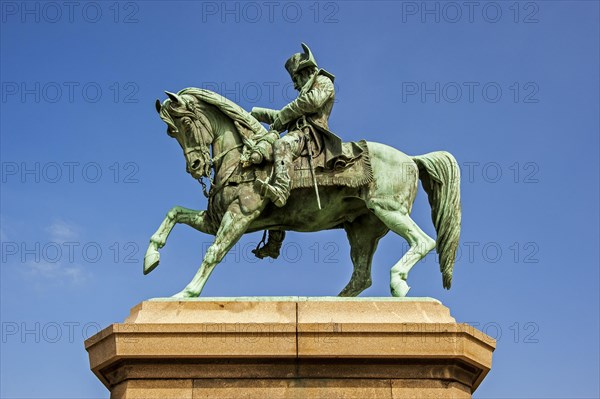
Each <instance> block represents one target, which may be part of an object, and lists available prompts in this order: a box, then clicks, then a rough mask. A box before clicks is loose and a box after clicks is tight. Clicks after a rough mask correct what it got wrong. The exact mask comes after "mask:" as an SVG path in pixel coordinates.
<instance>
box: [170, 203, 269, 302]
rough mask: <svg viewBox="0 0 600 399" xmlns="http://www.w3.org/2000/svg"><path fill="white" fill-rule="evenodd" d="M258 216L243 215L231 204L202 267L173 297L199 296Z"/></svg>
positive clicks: (252, 213) (236, 205)
mask: <svg viewBox="0 0 600 399" xmlns="http://www.w3.org/2000/svg"><path fill="white" fill-rule="evenodd" d="M258 215H260V211H259V210H255V211H253V212H250V213H247V214H244V212H242V210H241V209H240V206H239V205H238V204H236V203H233V204H232V205H231V206H230V207H229V209H228V210H227V212H226V213H225V216H223V220H222V221H221V225H220V227H219V230H218V231H217V235H216V238H215V242H214V243H213V244H212V245H211V246H210V247H209V248H208V250H207V251H206V254H205V255H204V259H203V260H202V265H201V266H200V268H199V269H198V271H197V272H196V275H195V276H194V278H193V279H192V281H191V282H190V283H189V284H188V285H187V286H186V287H185V288H184V289H183V290H182V291H181V292H179V293H178V294H176V295H174V296H173V297H174V298H193V297H197V296H199V295H200V293H201V292H202V289H203V288H204V284H206V281H207V280H208V277H209V276H210V274H211V273H212V271H213V269H214V268H215V266H216V265H218V264H219V262H221V260H222V259H223V258H224V257H225V255H226V254H227V252H229V250H230V249H231V247H233V246H234V245H235V243H236V242H238V240H239V239H240V238H241V237H242V235H243V234H244V233H245V232H246V230H247V229H248V227H249V226H250V223H252V221H253V220H254V219H256V218H257V217H258Z"/></svg>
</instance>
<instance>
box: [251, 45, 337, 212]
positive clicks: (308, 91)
mask: <svg viewBox="0 0 600 399" xmlns="http://www.w3.org/2000/svg"><path fill="white" fill-rule="evenodd" d="M302 48H303V49H304V53H297V54H294V55H293V56H291V57H290V58H289V59H288V60H287V62H286V63H285V69H287V71H288V73H289V74H290V76H291V78H292V81H293V82H294V88H295V89H296V90H298V92H299V94H298V98H296V99H295V100H294V101H292V102H291V103H289V104H288V105H286V106H285V107H283V108H282V109H281V110H280V111H277V110H272V109H266V108H257V107H255V108H253V109H252V112H251V114H252V116H253V117H255V118H256V119H257V120H259V121H260V122H263V123H268V124H270V125H271V130H272V131H275V132H277V133H278V134H280V133H282V132H284V131H286V130H287V131H288V133H287V134H286V135H284V136H283V137H281V138H280V139H278V140H276V141H275V142H274V143H273V157H274V164H275V178H274V180H273V182H272V183H269V181H262V180H260V179H257V180H256V182H255V184H256V187H257V189H258V190H259V192H260V193H261V195H263V196H266V197H267V198H269V199H270V200H271V201H272V202H273V203H274V204H275V205H276V206H278V207H282V206H284V205H285V204H286V202H287V199H288V197H289V195H290V185H291V176H292V173H293V162H294V160H295V159H296V158H298V157H299V156H300V154H301V153H302V152H303V150H304V149H305V147H306V145H308V144H309V143H308V141H310V135H311V133H312V134H313V135H314V134H320V135H321V136H322V137H323V138H324V139H325V140H326V141H327V142H328V143H331V145H329V147H331V148H332V149H333V150H334V151H336V150H339V148H336V147H341V140H339V138H338V137H337V136H335V135H333V133H331V132H329V127H328V119H329V114H330V113H331V109H332V108H333V102H334V97H335V91H334V87H333V80H334V76H333V75H331V74H330V73H328V72H327V71H324V70H323V69H319V68H318V66H317V63H316V61H315V59H314V57H313V55H312V53H311V51H310V49H309V48H308V46H307V45H306V44H304V43H302ZM315 132H319V133H315Z"/></svg>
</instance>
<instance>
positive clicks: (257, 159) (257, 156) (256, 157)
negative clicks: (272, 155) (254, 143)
mask: <svg viewBox="0 0 600 399" xmlns="http://www.w3.org/2000/svg"><path fill="white" fill-rule="evenodd" d="M262 160H263V156H262V154H261V153H260V152H258V151H253V152H252V154H250V162H252V163H253V164H255V165H258V164H259V163H261V162H262Z"/></svg>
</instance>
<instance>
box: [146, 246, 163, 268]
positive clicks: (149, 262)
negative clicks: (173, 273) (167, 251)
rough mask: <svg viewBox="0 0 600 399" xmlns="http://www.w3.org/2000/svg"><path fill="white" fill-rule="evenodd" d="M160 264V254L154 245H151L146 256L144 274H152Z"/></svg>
mask: <svg viewBox="0 0 600 399" xmlns="http://www.w3.org/2000/svg"><path fill="white" fill-rule="evenodd" d="M159 262H160V253H159V252H158V251H157V250H156V248H155V247H154V245H153V244H152V243H151V244H150V246H149V247H148V250H147V251H146V255H145V256H144V274H148V273H150V272H151V271H152V270H154V269H156V266H158V264H159Z"/></svg>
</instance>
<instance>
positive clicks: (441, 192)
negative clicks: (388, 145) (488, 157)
mask: <svg viewBox="0 0 600 399" xmlns="http://www.w3.org/2000/svg"><path fill="white" fill-rule="evenodd" d="M412 159H413V161H415V163H416V164H417V166H418V167H419V179H421V183H422V184H423V188H424V189H425V192H427V196H428V197H429V205H431V218H432V220H433V225H434V226H435V231H436V232H437V239H436V250H437V253H438V254H439V262H440V271H441V272H442V278H443V282H444V288H446V289H450V286H451V284H452V270H453V269H454V260H455V259H456V251H457V249H458V239H459V237H460V220H461V208H460V169H459V167H458V163H457V162H456V159H454V157H453V156H452V155H451V154H450V153H448V152H446V151H436V152H430V153H428V154H425V155H418V156H415V157H412Z"/></svg>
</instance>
